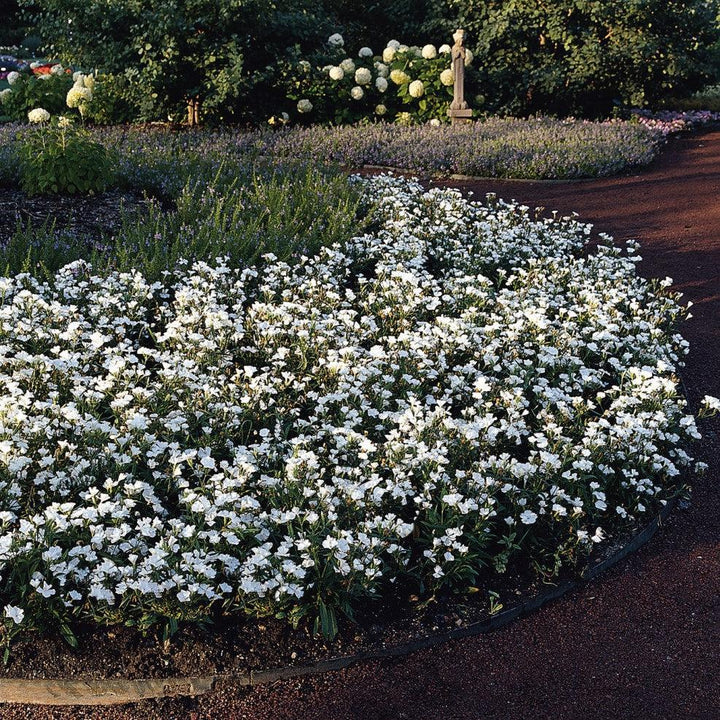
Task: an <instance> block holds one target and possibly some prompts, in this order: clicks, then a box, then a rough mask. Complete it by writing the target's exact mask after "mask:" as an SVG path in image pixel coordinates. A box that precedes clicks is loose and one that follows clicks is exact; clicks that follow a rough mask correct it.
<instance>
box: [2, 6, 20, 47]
mask: <svg viewBox="0 0 720 720" xmlns="http://www.w3.org/2000/svg"><path fill="white" fill-rule="evenodd" d="M0 18H1V19H2V23H0V47H4V46H12V45H19V44H20V42H21V41H22V39H23V37H24V36H25V31H24V29H23V26H22V22H21V19H20V8H19V6H18V4H17V0H0Z"/></svg>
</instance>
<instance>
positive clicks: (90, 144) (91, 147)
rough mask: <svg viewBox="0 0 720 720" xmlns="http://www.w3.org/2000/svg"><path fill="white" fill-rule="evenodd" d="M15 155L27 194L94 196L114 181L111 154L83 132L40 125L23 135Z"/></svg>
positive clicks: (21, 180)
mask: <svg viewBox="0 0 720 720" xmlns="http://www.w3.org/2000/svg"><path fill="white" fill-rule="evenodd" d="M18 153H19V157H20V185H21V187H22V189H23V190H24V191H25V192H27V193H29V194H50V193H60V194H69V195H74V194H81V195H82V194H93V193H96V192H102V191H103V190H105V188H107V187H108V185H110V184H111V182H112V180H113V167H114V162H113V157H112V153H111V152H110V151H109V150H108V149H107V148H106V147H105V146H103V145H101V144H100V143H97V142H94V141H93V140H92V139H91V137H90V135H89V134H88V133H87V132H86V131H84V130H78V129H74V128H71V127H61V126H59V125H57V124H55V125H45V124H43V125H41V126H40V127H37V128H33V129H31V130H29V131H27V132H26V133H25V134H24V135H23V137H22V140H21V142H20V145H19V148H18Z"/></svg>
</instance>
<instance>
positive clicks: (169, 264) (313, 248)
mask: <svg viewBox="0 0 720 720" xmlns="http://www.w3.org/2000/svg"><path fill="white" fill-rule="evenodd" d="M246 171H247V169H246ZM233 175H235V176H236V179H233V180H231V179H229V178H228V177H227V174H226V173H225V172H224V169H221V171H220V172H218V173H217V174H216V177H215V178H214V179H213V180H212V181H211V182H210V183H208V182H204V181H200V182H198V181H194V182H193V181H190V182H188V184H187V185H186V186H185V188H184V189H183V191H182V192H181V193H180V196H179V197H178V198H177V200H176V201H175V207H174V209H172V210H170V211H166V210H164V209H163V208H162V206H161V205H160V204H159V203H157V202H153V203H151V204H150V206H149V208H148V211H147V213H146V214H145V215H144V216H143V217H142V218H139V219H138V218H135V217H128V218H127V220H126V222H124V224H123V227H122V229H121V230H120V232H119V233H118V234H117V236H116V237H115V238H113V239H112V241H108V242H107V243H103V246H107V247H109V248H111V249H110V251H109V252H105V251H103V252H102V253H101V254H100V255H98V256H97V257H95V259H94V260H93V266H94V267H103V266H106V267H110V268H118V269H121V270H128V271H129V270H131V269H133V268H136V269H139V270H141V271H142V272H143V274H144V275H145V276H146V277H148V278H152V279H160V278H161V277H162V276H163V273H164V272H165V271H170V270H172V269H173V268H174V267H175V266H176V264H177V262H178V261H179V260H180V259H181V258H182V259H184V260H187V261H194V260H212V259H214V258H216V257H221V256H226V257H229V258H230V261H231V263H232V264H234V265H241V266H242V265H249V264H252V263H257V262H259V261H260V259H261V256H263V255H265V254H267V253H272V254H273V255H275V256H276V257H278V258H279V259H281V260H285V261H292V259H293V258H294V259H297V258H299V257H300V256H301V255H306V256H311V255H314V254H315V253H317V252H318V250H319V249H320V248H321V247H323V246H326V245H332V244H334V243H338V242H343V241H344V240H345V239H347V238H348V237H350V235H351V234H353V233H354V232H357V231H358V219H357V218H358V206H359V202H360V194H359V190H356V189H354V188H352V187H348V185H347V181H346V178H345V176H344V175H343V174H341V173H334V172H329V171H322V172H321V171H319V170H316V169H314V168H312V167H311V166H309V165H303V164H300V165H293V164H292V163H286V164H283V165H278V166H276V167H262V166H256V167H255V168H252V169H250V170H249V172H248V174H247V175H245V173H244V172H243V171H242V170H241V171H240V178H239V179H238V178H237V175H238V173H233Z"/></svg>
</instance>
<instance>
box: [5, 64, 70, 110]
mask: <svg viewBox="0 0 720 720" xmlns="http://www.w3.org/2000/svg"><path fill="white" fill-rule="evenodd" d="M56 68H57V69H56V70H55V71H54V72H51V73H47V74H45V75H34V74H33V73H32V72H29V71H26V72H22V73H20V74H19V75H18V77H17V79H16V80H15V81H14V82H13V83H12V84H11V85H10V87H9V88H7V89H6V90H4V91H2V96H0V103H2V105H1V107H2V112H3V114H5V115H8V116H9V117H10V118H11V119H13V120H22V121H26V120H27V114H28V112H29V111H30V110H33V109H34V108H38V107H41V108H44V109H45V110H47V111H48V112H49V113H51V114H52V115H57V114H61V113H63V112H65V111H66V110H67V104H66V98H67V93H68V90H70V88H71V87H72V86H73V78H72V70H70V69H69V68H63V67H62V66H60V65H57V66H56Z"/></svg>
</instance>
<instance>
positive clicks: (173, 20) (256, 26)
mask: <svg viewBox="0 0 720 720" xmlns="http://www.w3.org/2000/svg"><path fill="white" fill-rule="evenodd" d="M20 4H21V5H22V6H24V7H26V8H27V9H28V11H29V12H30V13H31V14H32V16H33V19H34V22H35V24H36V26H37V27H38V29H39V31H40V33H41V34H42V35H43V36H44V37H47V38H52V39H53V46H52V48H53V51H54V52H55V53H56V54H57V55H58V56H59V57H61V58H64V59H66V60H67V61H72V62H74V63H77V64H79V65H81V66H83V67H88V68H98V69H100V70H102V71H104V72H107V73H108V74H110V75H112V76H113V78H115V79H116V80H115V81H114V83H115V85H114V89H115V90H117V91H118V92H119V94H120V98H121V100H122V101H123V102H124V103H127V104H128V105H129V107H130V108H131V109H132V113H133V115H134V116H135V117H136V118H137V119H141V120H167V119H168V115H169V116H170V117H172V118H173V119H174V120H176V121H177V120H182V119H183V118H184V117H185V106H186V104H187V102H188V101H189V100H191V99H195V100H197V101H198V102H200V103H201V105H202V108H203V110H202V112H203V116H204V117H205V118H206V119H215V120H229V119H246V114H245V113H246V112H247V110H246V106H248V102H250V107H251V108H253V109H254V110H253V114H254V112H256V110H255V109H256V108H257V107H258V106H259V105H263V104H264V103H265V102H266V101H267V98H266V97H264V93H263V91H262V88H260V89H259V92H257V93H255V92H254V89H255V88H256V87H258V86H259V85H261V84H262V83H263V82H264V80H265V78H266V75H265V72H266V68H267V66H268V65H270V64H271V63H274V62H275V60H276V59H277V57H278V56H280V55H282V54H283V53H284V52H285V49H286V48H287V47H288V46H292V45H294V44H296V43H300V44H301V45H302V46H303V47H304V48H307V46H308V45H309V44H314V43H315V42H316V38H317V39H319V37H320V36H321V35H320V33H324V32H325V30H326V28H325V26H324V23H323V20H322V18H318V16H317V14H316V12H315V10H314V3H312V2H309V0H292V2H287V3H284V4H283V9H282V10H276V9H275V6H274V4H273V3H272V2H271V0H222V1H221V2H218V1H216V0H150V1H147V2H142V3H138V2H135V0H120V1H118V2H113V3H111V4H108V3H107V2H105V1H104V0H87V2H83V3H82V4H78V3H76V2H74V0H37V1H36V0H21V2H20ZM68 24H70V25H71V26H72V28H73V30H72V33H68V32H67V27H68ZM120 78H123V82H121V81H120Z"/></svg>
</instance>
